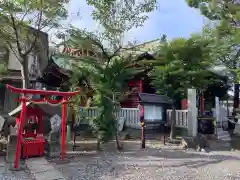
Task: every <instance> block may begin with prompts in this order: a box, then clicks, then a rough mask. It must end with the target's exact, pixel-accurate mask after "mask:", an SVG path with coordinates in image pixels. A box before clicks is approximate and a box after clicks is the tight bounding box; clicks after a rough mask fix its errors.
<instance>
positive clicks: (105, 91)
mask: <svg viewBox="0 0 240 180" xmlns="http://www.w3.org/2000/svg"><path fill="white" fill-rule="evenodd" d="M67 33H68V36H67V37H68V40H67V41H65V42H64V44H65V46H68V47H75V48H76V49H78V48H82V44H83V43H82V42H85V43H89V44H88V48H90V49H91V48H94V50H95V51H101V52H102V59H101V58H98V57H91V56H81V57H73V56H68V55H65V56H64V58H65V60H66V61H67V62H68V63H70V64H71V65H72V68H73V78H75V80H74V81H75V83H72V84H73V87H74V86H79V85H80V83H79V81H78V80H79V78H80V77H87V81H88V85H89V88H91V89H93V91H94V94H95V95H94V105H95V106H97V107H99V112H98V113H99V114H98V116H97V117H96V118H94V119H92V121H91V122H92V123H91V124H92V127H93V129H94V130H95V132H96V134H97V136H98V139H99V140H101V141H102V142H106V141H108V140H109V139H111V138H112V137H113V135H115V133H116V122H117V121H116V117H115V115H116V113H117V112H118V110H119V102H120V100H121V99H122V98H123V97H124V96H125V95H126V93H128V88H127V87H128V86H127V83H126V82H127V80H128V79H131V78H133V76H134V75H136V74H137V73H140V72H142V71H143V70H142V69H141V68H134V67H133V64H134V58H133V57H132V56H131V55H129V56H128V57H125V58H123V56H121V53H120V52H119V50H120V49H119V50H117V51H115V52H111V51H110V50H109V49H108V48H104V45H103V44H102V42H101V41H100V40H99V38H97V36H96V35H94V34H93V33H90V32H86V31H84V30H78V29H71V30H70V31H68V32H67ZM83 86H84V84H81V89H82V87H83ZM76 107H77V108H79V103H77V104H76Z"/></svg>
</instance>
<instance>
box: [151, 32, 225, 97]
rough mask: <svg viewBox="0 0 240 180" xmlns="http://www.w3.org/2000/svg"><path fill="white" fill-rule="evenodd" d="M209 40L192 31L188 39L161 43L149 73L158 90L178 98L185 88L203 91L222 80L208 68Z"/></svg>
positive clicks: (209, 64)
mask: <svg viewBox="0 0 240 180" xmlns="http://www.w3.org/2000/svg"><path fill="white" fill-rule="evenodd" d="M209 43H210V39H208V38H205V37H202V36H201V35H198V34H195V35H192V36H191V37H190V38H189V39H184V38H178V39H174V40H172V41H170V42H165V43H163V44H162V45H160V46H159V50H158V52H157V53H156V66H155V68H154V70H153V71H152V74H151V75H152V76H153V84H154V86H155V87H156V88H157V89H158V93H160V94H165V95H167V96H169V97H170V98H172V99H173V100H175V101H179V100H181V99H182V98H183V97H186V89H187V88H197V89H199V90H202V91H203V90H206V89H207V88H208V86H210V85H211V84H214V83H216V82H218V81H223V80H222V79H223V78H222V79H221V78H219V77H217V76H216V75H215V74H214V73H212V72H211V71H210V69H211V67H212V65H213V62H212V61H211V58H210V52H211V49H210V48H209V46H208V45H209ZM159 62H160V65H158V63H159Z"/></svg>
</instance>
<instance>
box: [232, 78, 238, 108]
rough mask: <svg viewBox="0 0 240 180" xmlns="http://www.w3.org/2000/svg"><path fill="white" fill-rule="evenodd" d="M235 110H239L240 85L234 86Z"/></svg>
mask: <svg viewBox="0 0 240 180" xmlns="http://www.w3.org/2000/svg"><path fill="white" fill-rule="evenodd" d="M233 108H239V84H238V83H235V84H234V103H233Z"/></svg>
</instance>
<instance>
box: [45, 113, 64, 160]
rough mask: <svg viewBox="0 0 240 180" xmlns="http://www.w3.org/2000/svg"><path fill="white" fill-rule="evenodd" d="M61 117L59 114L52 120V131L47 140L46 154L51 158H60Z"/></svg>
mask: <svg viewBox="0 0 240 180" xmlns="http://www.w3.org/2000/svg"><path fill="white" fill-rule="evenodd" d="M61 121H62V119H61V117H60V116H59V115H57V114H55V115H54V116H52V117H51V118H50V123H51V131H50V132H49V134H48V137H47V138H46V141H47V142H46V144H45V152H46V155H47V156H49V157H55V156H60V142H59V140H60V135H61Z"/></svg>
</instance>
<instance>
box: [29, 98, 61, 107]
mask: <svg viewBox="0 0 240 180" xmlns="http://www.w3.org/2000/svg"><path fill="white" fill-rule="evenodd" d="M27 99H28V101H29V102H30V103H32V104H47V105H50V106H60V105H62V104H63V103H64V102H60V103H50V102H49V101H48V100H47V99H46V100H44V101H39V102H36V101H32V100H31V99H30V98H27Z"/></svg>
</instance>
